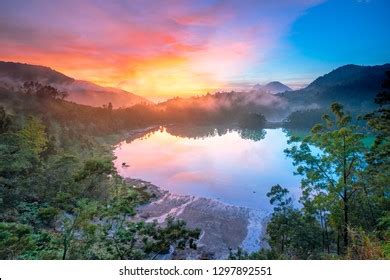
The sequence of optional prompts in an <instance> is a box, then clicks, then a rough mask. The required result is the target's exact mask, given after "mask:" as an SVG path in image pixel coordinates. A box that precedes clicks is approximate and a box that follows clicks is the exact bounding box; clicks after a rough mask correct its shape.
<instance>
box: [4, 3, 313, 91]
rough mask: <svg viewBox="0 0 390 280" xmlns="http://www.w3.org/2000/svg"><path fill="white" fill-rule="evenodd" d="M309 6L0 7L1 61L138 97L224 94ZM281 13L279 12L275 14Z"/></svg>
mask: <svg viewBox="0 0 390 280" xmlns="http://www.w3.org/2000/svg"><path fill="white" fill-rule="evenodd" d="M309 5H312V3H311V2H309V3H307V2H306V1H287V2H283V4H280V5H279V4H273V5H270V4H269V1H262V0H256V1H254V0H248V1H236V0H226V1H211V0H201V1H191V0H184V1H178V0H166V1H164V2H163V3H161V2H160V1H152V0H142V1H141V0H132V1H115V2H112V3H111V2H110V1H101V2H97V1H93V0H85V1H73V0H70V1H62V2H58V1H45V0H37V1H9V2H7V1H2V2H1V3H0V16H1V17H0V60H8V61H19V62H25V63H32V64H40V65H46V66H49V67H52V68H54V69H56V70H58V71H61V72H63V73H65V74H67V75H69V76H72V77H74V78H76V79H82V80H89V81H92V82H95V83H98V84H101V85H104V86H112V87H121V88H123V89H126V90H128V91H132V92H135V93H137V94H140V95H143V96H146V97H153V96H164V97H172V96H185V95H193V94H201V93H205V91H207V90H215V89H219V88H223V87H224V86H225V85H226V84H228V83H229V82H230V80H231V79H232V78H234V77H236V76H237V75H242V73H245V71H246V70H247V69H248V67H250V66H251V65H253V64H255V63H260V62H261V59H262V57H263V56H265V55H266V54H267V51H268V50H269V49H270V48H272V47H273V45H274V44H275V42H276V41H277V39H278V36H280V33H281V30H283V28H285V26H287V25H288V24H289V23H290V22H291V21H292V20H293V18H294V16H290V15H289V16H285V13H284V11H285V10H287V11H288V13H291V14H293V15H295V16H296V15H298V14H299V13H300V12H301V11H302V10H304V9H305V8H306V7H307V6H309ZM279 8H280V10H279Z"/></svg>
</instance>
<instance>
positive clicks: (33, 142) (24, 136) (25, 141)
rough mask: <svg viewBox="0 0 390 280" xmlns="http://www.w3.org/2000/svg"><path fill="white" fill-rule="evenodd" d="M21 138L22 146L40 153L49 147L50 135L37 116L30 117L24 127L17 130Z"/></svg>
mask: <svg viewBox="0 0 390 280" xmlns="http://www.w3.org/2000/svg"><path fill="white" fill-rule="evenodd" d="M17 136H18V137H19V139H20V146H21V147H22V148H24V149H26V150H30V151H32V152H33V153H35V154H36V155H38V156H39V155H40V154H41V153H42V152H44V151H45V150H46V149H47V144H48V137H47V134H46V131H45V126H44V125H43V123H42V122H41V121H40V120H38V119H37V118H34V117H30V118H28V120H27V123H26V125H25V126H24V128H23V129H21V130H19V131H18V132H17Z"/></svg>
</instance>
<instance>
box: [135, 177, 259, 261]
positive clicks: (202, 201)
mask: <svg viewBox="0 0 390 280" xmlns="http://www.w3.org/2000/svg"><path fill="white" fill-rule="evenodd" d="M130 180H131V179H130ZM130 180H129V181H130ZM130 182H131V183H132V184H133V185H135V186H136V187H137V186H138V187H146V188H147V189H148V190H149V191H150V192H152V193H153V194H155V197H156V199H155V200H154V201H152V202H151V203H148V204H146V205H143V206H141V207H139V208H138V218H140V219H143V220H146V221H149V222H151V221H153V220H156V221H157V222H159V223H163V222H164V221H165V219H166V218H167V217H168V216H173V217H175V218H178V219H182V220H184V221H186V223H187V225H188V226H189V227H190V228H200V229H201V230H202V233H201V237H200V239H199V241H198V248H199V249H198V250H196V251H194V250H186V251H184V252H175V253H174V254H173V255H172V256H171V257H172V258H187V259H197V258H213V259H224V258H227V257H228V255H229V248H231V249H237V248H238V247H241V248H243V249H245V250H246V251H249V252H253V251H257V250H259V249H260V247H261V246H264V244H263V242H262V235H263V234H264V230H263V229H264V223H265V220H266V213H265V212H263V211H260V210H255V209H249V208H245V207H238V206H233V205H227V204H224V203H222V202H220V201H217V200H213V199H208V198H201V197H194V196H186V195H175V194H171V193H169V192H167V191H164V190H161V189H160V188H158V187H156V186H154V185H152V184H150V183H148V182H144V181H141V180H134V179H133V180H131V181H130Z"/></svg>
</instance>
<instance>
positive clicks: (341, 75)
mask: <svg viewBox="0 0 390 280" xmlns="http://www.w3.org/2000/svg"><path fill="white" fill-rule="evenodd" d="M386 71H390V64H389V63H387V64H383V65H377V66H358V65H351V64H349V65H345V66H341V67H339V68H337V69H335V70H333V71H331V72H329V73H328V74H325V75H323V76H321V77H319V78H317V79H315V80H314V81H313V82H312V83H311V84H309V85H308V86H307V87H306V88H303V89H300V90H295V91H291V92H289V93H288V94H286V93H280V94H278V96H280V97H282V98H284V99H285V100H286V101H287V102H288V103H290V104H291V105H292V106H299V107H300V108H307V107H308V106H309V107H311V108H318V107H328V106H329V104H331V103H332V102H340V103H343V104H345V106H346V108H348V109H349V110H355V111H367V110H372V109H373V108H374V107H375V104H374V98H375V96H376V94H377V93H378V92H379V91H380V90H381V86H382V83H383V80H384V79H385V73H386Z"/></svg>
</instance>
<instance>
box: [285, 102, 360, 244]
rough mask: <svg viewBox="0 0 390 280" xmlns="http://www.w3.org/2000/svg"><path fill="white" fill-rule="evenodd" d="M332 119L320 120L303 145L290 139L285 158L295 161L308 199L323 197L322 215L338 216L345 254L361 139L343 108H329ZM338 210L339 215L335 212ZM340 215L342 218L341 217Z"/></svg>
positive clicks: (335, 220)
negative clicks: (321, 122) (330, 213)
mask: <svg viewBox="0 0 390 280" xmlns="http://www.w3.org/2000/svg"><path fill="white" fill-rule="evenodd" d="M331 110H332V112H333V114H334V116H333V118H332V117H331V116H329V115H327V114H325V115H324V116H323V120H324V123H323V124H318V125H315V126H314V127H313V128H312V130H311V134H310V135H309V136H307V137H306V138H305V139H304V140H303V141H302V142H300V139H298V138H296V137H291V138H290V141H289V143H290V144H291V143H293V144H295V145H293V146H292V147H291V148H288V149H286V150H285V152H286V154H287V155H288V156H289V157H291V158H292V159H293V160H294V165H295V166H297V172H296V173H297V174H299V175H302V176H303V179H302V190H303V193H305V194H306V196H307V197H308V198H315V197H318V195H321V196H323V201H326V202H327V203H326V204H327V205H326V207H325V209H324V208H323V207H322V208H323V209H321V211H332V213H337V215H335V216H333V222H334V223H335V224H336V225H337V226H338V228H339V230H341V231H342V233H341V234H342V236H343V247H344V251H345V250H346V248H347V247H348V241H349V232H348V231H349V227H350V211H351V206H352V201H353V200H354V198H355V195H356V192H358V191H359V190H361V186H360V184H359V182H358V179H359V174H360V172H361V171H362V169H363V166H364V152H365V151H366V149H365V146H364V144H363V141H362V140H363V138H364V135H363V134H361V133H359V132H357V131H358V130H357V128H356V127H355V126H353V125H351V117H350V116H349V115H347V114H345V113H344V111H343V106H342V105H340V104H338V103H334V104H332V106H331ZM338 209H340V210H341V212H338V211H337V210H338ZM340 215H341V216H340Z"/></svg>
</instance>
